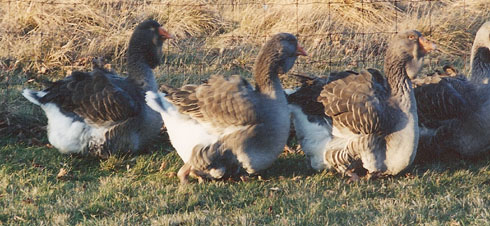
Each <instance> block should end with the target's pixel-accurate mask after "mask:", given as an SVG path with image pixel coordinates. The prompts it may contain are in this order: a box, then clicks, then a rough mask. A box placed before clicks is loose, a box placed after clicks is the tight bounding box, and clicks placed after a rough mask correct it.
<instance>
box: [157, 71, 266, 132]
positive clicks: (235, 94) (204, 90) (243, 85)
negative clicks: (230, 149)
mask: <svg viewBox="0 0 490 226" xmlns="http://www.w3.org/2000/svg"><path fill="white" fill-rule="evenodd" d="M162 89H163V92H164V93H167V96H166V99H167V100H168V101H169V102H171V103H172V104H174V105H175V106H177V108H178V110H179V112H180V113H182V114H186V115H188V116H190V117H191V118H193V119H195V120H197V121H199V122H201V123H211V125H212V126H213V127H215V128H221V129H226V128H228V127H229V126H244V125H252V124H256V123H257V118H258V117H257V111H256V110H257V109H256V102H257V101H256V97H255V91H254V89H253V87H252V86H251V85H250V84H249V83H248V82H247V81H246V80H245V79H243V78H241V77H240V76H237V75H235V76H231V77H230V78H229V79H225V78H224V77H222V76H211V78H210V79H209V80H208V81H207V82H206V83H204V84H201V85H199V86H197V85H186V86H183V87H181V88H179V89H176V88H172V87H169V86H165V85H164V86H162Z"/></svg>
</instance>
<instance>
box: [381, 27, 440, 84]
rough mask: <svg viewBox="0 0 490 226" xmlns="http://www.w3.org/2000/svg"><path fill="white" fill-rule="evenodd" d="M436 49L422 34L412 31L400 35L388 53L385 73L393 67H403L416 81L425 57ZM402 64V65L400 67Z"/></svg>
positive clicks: (396, 37)
mask: <svg viewBox="0 0 490 226" xmlns="http://www.w3.org/2000/svg"><path fill="white" fill-rule="evenodd" d="M434 49H436V45H435V44H434V43H432V42H430V41H428V40H427V39H426V38H425V37H424V36H423V35H422V34H421V33H420V32H418V31H416V30H410V31H405V32H400V33H398V34H397V35H396V36H395V37H394V38H393V40H392V41H391V43H390V45H389V46H388V49H387V51H386V59H385V72H387V75H388V72H389V71H392V69H393V67H397V66H403V67H404V69H405V71H406V75H407V76H408V77H409V78H410V79H414V78H415V77H416V76H417V73H418V72H419V71H420V69H421V68H422V62H423V57H424V56H425V55H427V53H429V52H430V51H432V50H434ZM400 64H402V65H400Z"/></svg>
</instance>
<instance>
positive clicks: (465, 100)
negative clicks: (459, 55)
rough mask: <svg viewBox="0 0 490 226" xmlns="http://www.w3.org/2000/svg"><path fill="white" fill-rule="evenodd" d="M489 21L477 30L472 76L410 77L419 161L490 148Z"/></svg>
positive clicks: (481, 151)
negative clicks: (414, 102)
mask: <svg viewBox="0 0 490 226" xmlns="http://www.w3.org/2000/svg"><path fill="white" fill-rule="evenodd" d="M489 48H490V22H486V23H485V24H483V26H482V27H481V28H480V29H479V31H478V32H477V35H476V37H475V41H474V44H473V48H472V56H471V65H472V67H471V79H470V80H467V79H465V77H464V76H459V77H456V78H454V77H442V76H435V77H432V78H430V79H427V78H425V79H424V78H417V79H414V80H413V83H414V86H415V98H416V99H417V108H418V112H419V117H420V123H419V125H420V127H421V131H422V133H421V137H420V138H421V140H420V144H419V149H420V150H419V156H417V158H418V159H420V160H427V159H430V160H433V159H438V158H441V157H443V155H442V154H444V155H446V154H448V152H456V153H459V154H461V155H463V156H465V157H473V156H477V155H480V154H482V153H485V152H487V151H488V150H490V139H489V137H490V87H489V85H488V84H486V83H487V80H488V78H489V76H490V50H489Z"/></svg>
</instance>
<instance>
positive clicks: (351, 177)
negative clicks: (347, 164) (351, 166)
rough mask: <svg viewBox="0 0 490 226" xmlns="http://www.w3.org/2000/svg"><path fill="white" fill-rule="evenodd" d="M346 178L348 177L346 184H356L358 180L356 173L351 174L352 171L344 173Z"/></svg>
mask: <svg viewBox="0 0 490 226" xmlns="http://www.w3.org/2000/svg"><path fill="white" fill-rule="evenodd" d="M345 174H346V175H347V176H349V180H348V181H347V183H348V184H350V183H353V182H358V181H359V180H360V178H359V176H358V175H357V173H354V172H352V170H347V171H346V172H345Z"/></svg>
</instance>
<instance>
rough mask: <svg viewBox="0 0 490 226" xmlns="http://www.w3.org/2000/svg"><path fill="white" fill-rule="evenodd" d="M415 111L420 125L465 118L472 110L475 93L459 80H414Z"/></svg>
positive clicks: (469, 85) (468, 84)
mask: <svg viewBox="0 0 490 226" xmlns="http://www.w3.org/2000/svg"><path fill="white" fill-rule="evenodd" d="M412 82H413V85H414V93H415V99H416V100H417V111H418V113H419V119H420V121H421V122H422V123H424V124H427V123H430V122H434V121H439V120H449V119H453V118H458V117H465V116H466V115H468V114H469V112H470V111H471V109H472V108H473V106H472V105H473V104H472V103H471V102H472V100H473V101H476V100H477V99H478V97H476V93H474V88H473V87H472V85H471V84H470V83H469V82H468V81H466V80H463V79H459V78H448V77H446V78H442V77H438V76H432V77H427V78H423V79H414V80H413V81H412Z"/></svg>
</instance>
